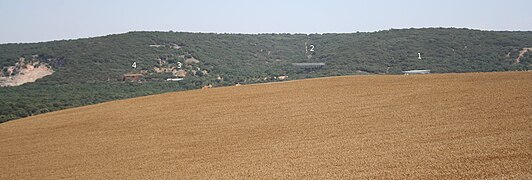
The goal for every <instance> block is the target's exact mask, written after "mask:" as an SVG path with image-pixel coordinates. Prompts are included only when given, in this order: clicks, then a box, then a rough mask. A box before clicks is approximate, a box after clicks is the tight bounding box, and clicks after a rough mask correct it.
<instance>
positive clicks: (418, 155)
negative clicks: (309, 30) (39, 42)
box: [0, 72, 532, 179]
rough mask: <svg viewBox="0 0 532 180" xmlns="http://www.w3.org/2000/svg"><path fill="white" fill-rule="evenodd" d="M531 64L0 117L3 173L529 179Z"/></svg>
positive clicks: (250, 88)
mask: <svg viewBox="0 0 532 180" xmlns="http://www.w3.org/2000/svg"><path fill="white" fill-rule="evenodd" d="M531 82H532V73H531V72H518V73H517V72H513V73H471V74H437V75H436V74H435V75H413V76H354V77H337V78H323V79H311V80H301V81H292V82H285V83H273V84H267V85H247V86H238V87H226V88H214V89H208V90H195V91H188V92H177V93H169V94H163V95H157V96H148V97H141V98H135V99H129V100H123V101H115V102H110V103H103V104H99V105H93V106H87V107H81V108H75V109H69V110H64V111H58V112H53V113H48V114H43V115H38V116H34V117H30V118H25V119H21V120H16V121H11V122H7V123H3V124H0V137H1V138H0V147H1V148H0V162H2V163H0V179H58V178H68V179H95V178H96V179H130V178H132V179H148V178H151V179H163V178H176V177H180V179H190V178H193V179H205V178H214V179H218V178H228V179H233V178H237V177H239V178H274V179H278V178H283V179H285V178H338V179H340V178H341V179H361V178H399V179H403V178H423V179H446V178H451V179H458V178H468V179H469V178H518V179H530V178H532V103H531V102H532V83H531Z"/></svg>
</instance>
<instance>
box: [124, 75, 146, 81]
mask: <svg viewBox="0 0 532 180" xmlns="http://www.w3.org/2000/svg"><path fill="white" fill-rule="evenodd" d="M142 76H143V75H142V74H124V75H123V76H122V81H140V79H141V78H142Z"/></svg>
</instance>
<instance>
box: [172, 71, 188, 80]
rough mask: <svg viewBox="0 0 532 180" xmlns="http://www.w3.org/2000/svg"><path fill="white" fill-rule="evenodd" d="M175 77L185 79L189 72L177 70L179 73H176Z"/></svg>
mask: <svg viewBox="0 0 532 180" xmlns="http://www.w3.org/2000/svg"><path fill="white" fill-rule="evenodd" d="M174 76H176V77H180V78H184V77H186V76H187V71H185V70H182V69H181V70H177V71H175V72H174Z"/></svg>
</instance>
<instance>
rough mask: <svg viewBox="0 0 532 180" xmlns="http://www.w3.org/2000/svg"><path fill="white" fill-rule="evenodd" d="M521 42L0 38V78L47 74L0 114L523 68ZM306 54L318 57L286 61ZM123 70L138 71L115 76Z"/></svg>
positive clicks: (330, 37)
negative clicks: (408, 74)
mask: <svg viewBox="0 0 532 180" xmlns="http://www.w3.org/2000/svg"><path fill="white" fill-rule="evenodd" d="M530 47H532V32H494V31H478V30H468V29H454V28H451V29H447V28H429V29H400V30H386V31H379V32H372V33H346V34H310V35H306V34H253V35H252V34H214V33H184V32H130V33H125V34H118V35H109V36H104V37H96V38H86V39H77V40H63V41H53V42H44V43H26V44H2V45H0V68H1V70H2V71H1V72H0V73H1V74H0V77H1V78H4V79H6V78H9V77H11V76H15V75H17V73H19V74H18V75H23V72H24V71H22V70H21V69H23V68H25V66H21V63H20V62H21V60H23V61H25V63H26V64H28V63H33V65H35V67H37V66H47V67H49V68H50V69H51V70H53V74H51V75H48V76H45V77H44V78H41V79H38V80H37V81H36V82H33V83H26V84H23V85H21V86H13V87H0V97H1V98H0V122H3V121H7V120H11V119H16V118H20V117H25V116H30V115H35V114H39V113H43V112H49V111H55V110H58V109H64V108H69V107H76V106H82V105H88V104H94V103H99V102H104V101H109V100H114V99H122V98H129V97H136V96H142V95H148V94H156V93H163V92H169V91H176V90H186V89H195V88H200V87H203V86H206V85H212V86H227V85H234V84H236V83H240V84H245V83H259V82H270V81H279V80H280V79H284V78H286V76H287V77H288V78H287V79H299V78H309V77H322V76H337V75H351V74H368V73H369V74H400V73H401V71H404V70H412V69H430V70H431V71H432V72H434V73H448V72H487V71H509V70H529V69H532V52H530V51H526V49H524V48H530ZM418 53H419V54H418ZM520 55H521V56H522V57H519V56H520ZM420 57H421V58H420ZM35 62H39V63H35ZM308 62H312V63H317V62H319V63H325V66H324V67H321V68H313V69H308V68H300V67H294V66H293V65H292V63H308ZM133 64H135V65H136V66H135V68H133V67H132V65H133ZM124 74H142V76H141V78H140V80H133V81H130V80H126V81H123V80H124V77H123V76H124ZM281 77H283V78H281ZM168 78H182V80H181V81H177V82H174V81H166V79H168Z"/></svg>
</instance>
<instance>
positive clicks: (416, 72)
mask: <svg viewBox="0 0 532 180" xmlns="http://www.w3.org/2000/svg"><path fill="white" fill-rule="evenodd" d="M403 73H404V74H405V75H410V74H430V70H427V69H419V70H410V71H403Z"/></svg>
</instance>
